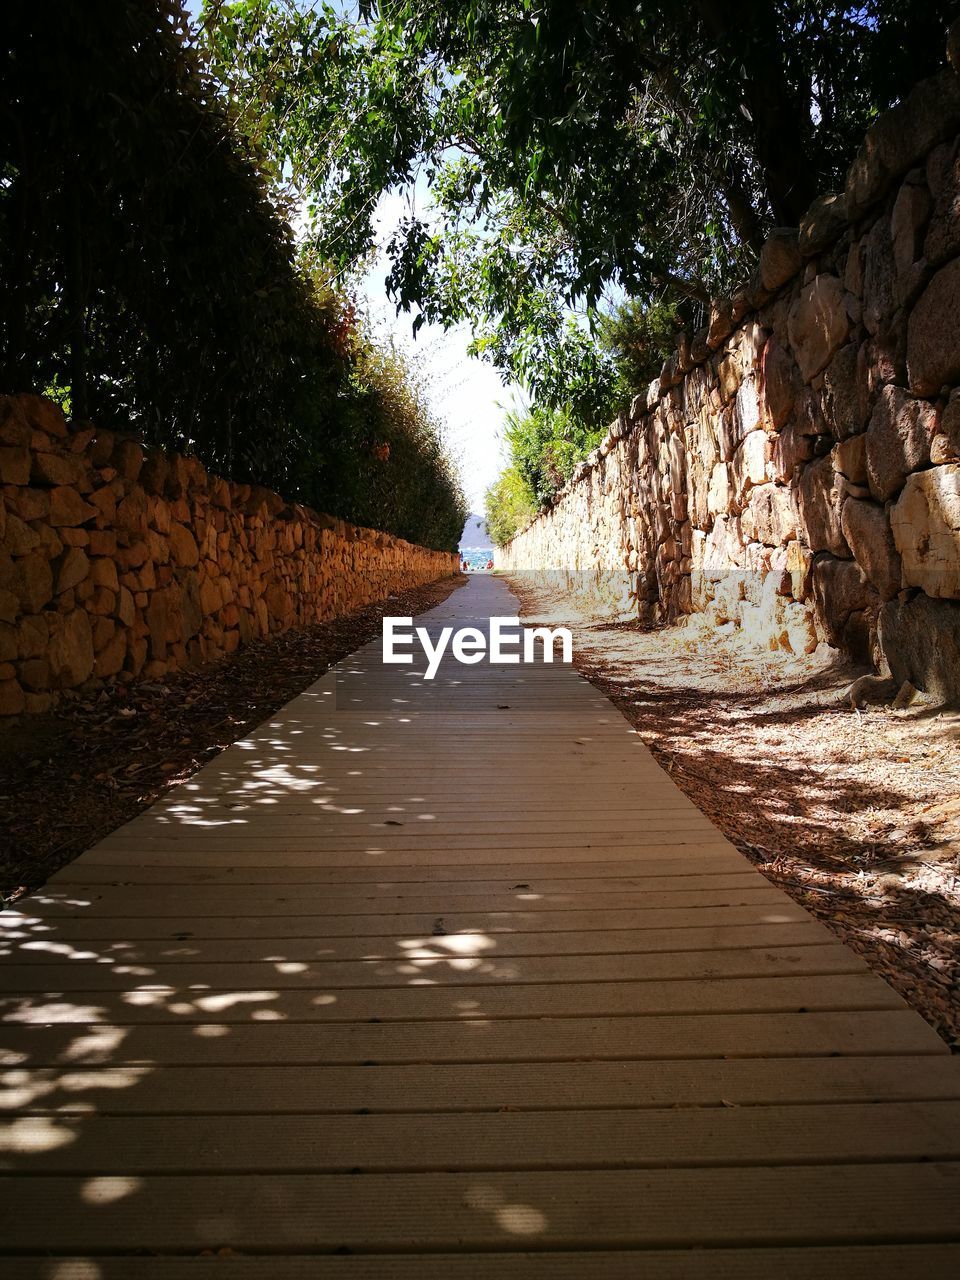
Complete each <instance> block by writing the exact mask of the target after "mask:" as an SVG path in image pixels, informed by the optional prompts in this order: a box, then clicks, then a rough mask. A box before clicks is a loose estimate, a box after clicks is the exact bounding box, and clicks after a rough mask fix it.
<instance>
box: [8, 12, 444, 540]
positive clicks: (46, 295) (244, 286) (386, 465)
mask: <svg viewBox="0 0 960 1280" xmlns="http://www.w3.org/2000/svg"><path fill="white" fill-rule="evenodd" d="M7 10H8V11H9V12H7ZM7 10H5V12H4V18H5V19H6V21H5V24H4V27H3V32H2V37H0V38H2V40H3V42H4V43H3V56H4V75H3V77H2V78H0V121H2V124H3V128H2V130H0V391H2V392H8V391H41V392H42V391H53V392H54V393H55V394H57V395H58V396H59V397H60V398H61V399H62V400H64V402H65V403H66V406H67V407H68V408H69V410H70V412H71V414H72V416H73V418H74V419H75V420H84V419H87V418H90V419H92V420H93V421H95V422H96V424H97V425H98V426H103V427H111V428H116V429H119V430H121V431H124V432H135V433H138V434H139V435H140V436H141V437H142V438H143V439H144V440H145V441H147V442H148V443H150V444H153V445H159V446H163V447H169V448H174V449H177V450H179V451H181V452H191V453H196V454H197V455H198V456H199V457H200V458H201V459H202V460H203V461H204V463H206V465H208V466H209V467H211V468H213V469H214V470H216V471H217V472H219V473H220V474H222V475H227V476H230V477H231V478H233V479H235V480H239V481H255V482H257V483H259V484H265V485H269V486H270V487H271V488H274V489H276V490H278V491H279V492H280V493H283V494H284V495H285V496H286V497H288V498H291V499H294V498H296V499H299V500H300V501H303V502H307V503H309V504H311V505H313V506H315V507H317V508H319V509H321V510H325V511H328V512H330V513H332V514H335V515H340V516H343V517H344V518H345V519H348V520H352V521H355V522H357V523H362V524H368V525H373V526H374V527H377V528H381V529H386V530H388V531H391V532H395V533H398V534H400V535H401V536H403V537H406V538H409V539H410V540H412V541H417V542H424V543H427V544H428V545H432V546H439V547H448V548H451V549H452V548H453V547H455V546H456V545H457V541H458V539H459V535H460V532H461V530H462V528H463V521H464V518H465V514H466V511H465V504H464V501H463V495H462V493H461V491H460V485H459V482H458V480H457V478H456V476H455V473H454V471H453V469H452V468H451V465H450V462H449V460H448V458H447V456H446V454H445V451H444V448H443V443H442V437H441V433H440V430H439V426H438V424H437V423H436V422H435V421H433V419H432V417H431V415H430V414H429V413H428V411H427V408H426V404H425V400H424V397H423V396H422V394H420V393H419V391H418V389H417V387H416V385H415V380H414V379H412V377H411V375H410V372H409V370H408V369H406V368H405V367H404V366H403V364H402V362H400V361H398V360H397V359H396V357H395V356H394V355H393V354H392V353H390V352H389V351H381V350H378V349H377V347H376V345H375V344H374V343H373V342H372V341H371V338H370V336H369V334H368V333H367V332H366V331H365V330H364V327H363V324H362V323H361V321H360V319H359V318H358V316H357V313H356V308H355V307H354V306H353V304H352V303H351V301H350V298H349V296H348V295H347V293H346V292H345V290H344V289H343V288H334V287H332V285H331V281H330V272H329V271H328V270H327V268H326V265H325V264H324V262H323V261H321V260H320V259H318V258H317V256H316V255H315V254H311V255H300V253H299V251H298V247H297V245H296V243H295V240H294V236H293V234H292V231H291V227H290V223H289V220H288V215H290V214H291V213H292V212H293V210H292V207H291V205H290V204H289V202H288V199H287V195H288V193H287V192H286V191H285V188H284V185H283V183H282V181H280V178H279V174H278V172H277V171H276V170H275V169H274V168H273V167H272V162H271V160H270V159H269V157H268V156H267V155H266V153H265V152H264V151H263V150H262V148H261V147H260V146H259V145H258V141H257V139H256V138H255V137H254V136H252V134H245V133H244V132H243V131H241V130H240V129H239V128H238V127H237V122H236V112H237V110H238V104H237V103H235V102H230V101H227V100H226V99H225V97H224V95H222V94H221V93H220V92H219V89H218V86H217V85H216V83H215V82H213V81H212V80H211V78H210V76H209V74H208V73H207V72H206V71H205V70H204V69H203V67H202V65H201V64H200V62H199V60H198V57H197V54H196V50H195V48H194V47H193V46H192V44H191V42H190V39H189V28H188V23H187V18H186V13H185V10H184V7H183V4H182V0H56V2H54V0H10V2H9V3H8V5H7Z"/></svg>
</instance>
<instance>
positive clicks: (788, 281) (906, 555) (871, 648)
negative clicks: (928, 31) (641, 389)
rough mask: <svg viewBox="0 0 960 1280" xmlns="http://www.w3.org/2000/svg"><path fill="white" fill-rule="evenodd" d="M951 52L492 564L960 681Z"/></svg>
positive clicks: (943, 688) (959, 294) (956, 192)
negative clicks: (835, 187) (834, 189)
mask: <svg viewBox="0 0 960 1280" xmlns="http://www.w3.org/2000/svg"><path fill="white" fill-rule="evenodd" d="M951 44H952V45H954V44H955V41H952V42H951ZM954 53H955V49H954V48H953V47H952V48H951V50H949V51H948V56H952V55H953V54H954ZM955 65H956V64H955V61H951V65H950V66H948V67H947V68H945V69H944V71H943V72H942V73H941V74H940V75H939V76H938V77H936V78H934V79H932V80H930V81H925V82H923V83H921V84H920V85H918V86H917V88H916V89H915V90H914V91H913V93H912V94H911V95H910V96H909V97H908V99H906V100H905V101H904V102H903V103H902V104H901V105H900V106H898V107H896V108H894V109H893V110H892V111H890V112H888V113H887V114H885V115H884V116H882V117H881V118H880V119H879V120H878V121H877V122H876V123H875V124H874V125H873V127H872V128H871V129H870V131H869V133H868V134H867V137H866V139H865V142H864V145H863V147H862V149H861V151H860V153H859V154H858V156H857V158H856V160H855V161H854V163H853V165H852V166H851V168H850V171H849V174H848V176H847V181H846V187H845V190H844V191H843V192H842V193H839V194H835V195H827V196H823V197H822V198H821V199H819V200H818V201H816V202H815V204H814V205H813V206H812V207H811V209H810V210H809V212H808V214H807V216H806V217H805V218H804V220H803V223H802V225H801V226H800V228H799V230H795V229H779V230H777V231H775V232H774V233H773V234H772V235H771V237H770V239H769V240H768V241H767V243H766V245H765V246H764V249H763V252H762V255H761V259H760V265H759V271H758V273H757V276H756V278H755V279H754V280H753V281H752V282H751V283H750V284H749V286H747V287H745V288H744V289H742V290H740V291H739V292H738V293H737V294H736V295H735V296H734V297H733V298H730V299H727V300H724V301H722V302H720V303H718V304H715V305H714V306H713V308H712V311H711V316H710V325H709V328H707V329H704V330H703V331H702V332H700V333H698V334H697V335H696V336H695V337H694V338H692V339H691V340H688V339H687V338H685V337H684V338H681V340H680V342H679V344H678V347H677V350H676V352H675V353H674V355H673V356H672V357H671V358H670V359H669V360H667V362H666V363H665V365H664V367H663V370H662V373H661V376H660V378H659V379H658V380H657V381H655V382H654V383H652V384H651V386H650V387H649V389H648V391H647V392H646V393H645V394H643V395H642V396H638V397H637V399H636V400H635V401H634V403H633V405H632V407H631V410H630V412H629V413H626V414H624V415H622V417H621V418H620V420H619V421H617V422H615V423H614V424H613V426H612V427H611V428H610V431H609V433H608V435H607V438H606V439H605V441H604V442H603V444H602V445H601V446H600V448H599V449H598V450H596V451H595V452H594V453H593V454H592V455H591V456H590V458H589V459H587V461H586V462H584V463H582V464H580V466H578V467H577V469H576V471H575V472H574V474H573V476H572V478H571V481H570V483H569V484H568V485H567V486H566V488H565V489H564V490H562V491H561V492H560V493H559V494H558V495H557V497H556V499H555V502H554V504H553V506H552V508H551V509H550V510H549V511H547V512H546V513H544V514H542V515H540V516H539V517H537V518H536V519H535V520H534V521H533V523H532V524H531V525H530V526H529V527H528V528H527V529H526V530H525V531H524V532H522V533H520V534H519V535H518V536H517V537H516V538H514V540H513V541H512V543H511V544H510V545H509V546H508V547H506V548H504V549H503V550H502V551H501V552H500V553H499V554H498V564H499V566H500V567H503V568H505V569H508V570H523V571H535V572H538V573H543V572H550V573H552V574H560V575H561V576H562V579H563V582H564V584H565V586H566V587H567V588H568V589H571V590H574V589H589V590H590V591H591V593H592V594H593V595H594V596H596V595H599V596H600V597H601V598H602V599H603V600H604V602H605V603H606V605H607V606H608V607H609V608H610V609H611V610H615V611H618V612H620V613H624V612H629V613H631V614H633V615H635V616H639V618H640V619H641V620H643V621H644V622H647V623H651V624H652V623H658V622H664V621H670V620H672V619H675V618H677V617H678V616H679V615H682V614H684V613H688V612H693V611H698V612H699V611H702V612H707V613H708V614H709V615H710V616H711V617H712V618H713V620H714V621H715V622H716V623H717V624H718V625H729V626H733V627H742V628H744V629H745V630H747V631H749V632H751V633H752V634H753V635H755V637H756V638H757V639H758V640H760V641H761V642H762V643H764V644H769V645H771V646H772V647H774V648H776V647H778V646H782V647H784V648H787V649H792V650H807V651H809V650H811V649H812V648H813V647H815V646H816V644H817V643H818V642H819V641H826V642H827V643H829V644H831V645H834V646H836V647H838V648H841V649H843V650H846V651H847V652H848V653H850V654H852V655H854V656H855V657H857V658H862V659H865V660H872V661H873V662H874V663H875V664H876V665H877V666H878V667H880V668H881V669H882V668H883V667H885V666H888V667H889V668H890V670H891V672H892V674H893V676H894V677H895V679H896V680H897V681H900V682H902V681H905V680H909V681H911V682H912V683H913V684H915V685H916V686H917V687H919V688H923V689H926V690H928V691H929V692H930V693H932V694H933V695H934V696H936V697H939V698H957V697H960V389H958V387H957V384H958V383H960V143H958V137H957V135H958V132H960V80H958V78H957V75H956V73H955Z"/></svg>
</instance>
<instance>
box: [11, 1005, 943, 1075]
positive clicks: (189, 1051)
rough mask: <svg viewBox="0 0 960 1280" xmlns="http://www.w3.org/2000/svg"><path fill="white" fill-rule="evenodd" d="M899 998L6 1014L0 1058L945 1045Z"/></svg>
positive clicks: (559, 1054)
mask: <svg viewBox="0 0 960 1280" xmlns="http://www.w3.org/2000/svg"><path fill="white" fill-rule="evenodd" d="M947 1052H948V1050H947V1046H946V1045H945V1044H944V1042H943V1041H942V1040H941V1039H940V1037H939V1036H938V1035H937V1034H936V1032H935V1031H934V1030H933V1028H932V1027H929V1026H927V1024H926V1023H925V1022H924V1021H923V1020H922V1019H921V1018H919V1017H917V1015H916V1014H915V1013H913V1012H912V1011H910V1010H898V1009H890V1010H869V1011H856V1012H837V1013H821V1012H814V1013H726V1014H701V1015H696V1016H694V1015H687V1016H668V1017H653V1016H651V1017H641V1018H637V1017H618V1018H572V1017H571V1018H533V1019H514V1020H511V1019H504V1020H499V1021H498V1020H484V1019H470V1020H463V1019H460V1020H457V1021H452V1020H451V1021H440V1022H397V1023H382V1024H376V1023H373V1024H369V1023H366V1024H365V1023H331V1024H329V1025H326V1026H323V1027H321V1026H318V1025H309V1024H302V1023H295V1022H282V1021H272V1020H270V1021H254V1022H250V1023H241V1024H238V1025H236V1026H226V1025H225V1024H223V1023H221V1022H219V1021H217V1019H215V1018H214V1019H211V1022H210V1023H208V1024H203V1023H197V1024H190V1025H189V1026H188V1025H183V1024H179V1025H176V1026H162V1027H154V1026H136V1027H119V1026H110V1025H107V1024H104V1025H90V1026H87V1027H84V1028H80V1029H77V1028H74V1027H71V1026H58V1025H52V1026H39V1027H33V1026H13V1025H11V1026H8V1027H7V1029H6V1030H5V1032H4V1046H3V1048H2V1049H0V1067H4V1066H9V1067H23V1066H56V1065H58V1064H59V1065H63V1064H66V1063H70V1064H73V1065H75V1066H81V1065H85V1064H94V1065H114V1066H119V1065H123V1064H137V1063H154V1064H156V1063H169V1064H180V1065H183V1066H188V1065H196V1066H203V1065H206V1064H211V1065H223V1064H224V1063H231V1062H233V1063H238V1064H241V1063H246V1064H249V1065H256V1064H260V1063H264V1064H266V1063H276V1064H281V1063H288V1064H291V1065H292V1064H294V1063H305V1064H308V1063H309V1064H314V1063H315V1064H320V1063H330V1064H341V1065H344V1066H346V1065H349V1064H357V1065H362V1064H363V1063H367V1062H370V1063H380V1064H382V1065H390V1064H394V1063H397V1064H400V1063H405V1062H438V1063H439V1062H579V1061H582V1060H585V1059H586V1060H590V1059H592V1060H595V1061H600V1060H606V1061H613V1060H616V1059H622V1058H638V1059H647V1060H651V1059H657V1058H661V1059H666V1058H690V1059H695V1058H714V1057H742V1058H757V1057H769V1058H774V1057H783V1058H793V1057H820V1056H822V1055H823V1054H833V1053H836V1054H855V1055H857V1056H858V1057H859V1056H863V1055H869V1054H896V1055H902V1054H926V1053H937V1054H939V1053H947Z"/></svg>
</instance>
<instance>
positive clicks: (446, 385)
mask: <svg viewBox="0 0 960 1280" xmlns="http://www.w3.org/2000/svg"><path fill="white" fill-rule="evenodd" d="M405 208H406V202H405V198H404V197H403V196H401V195H399V194H392V193H391V194H388V195H385V196H383V197H382V198H381V200H380V204H379V206H378V210H377V244H378V249H379V252H378V255H377V258H376V260H375V261H374V263H373V264H372V265H371V267H370V270H369V271H368V272H367V274H366V276H365V277H364V279H363V282H362V286H361V287H362V293H363V296H364V298H365V300H366V303H367V306H368V308H369V313H370V317H371V320H372V321H373V322H374V325H375V328H376V331H377V332H378V333H380V334H383V335H384V336H391V337H392V338H393V340H394V341H395V342H396V344H397V345H398V347H400V348H401V349H402V350H403V351H405V352H406V353H407V354H408V355H409V357H410V359H411V363H413V364H414V365H415V367H416V368H417V369H418V370H419V371H420V372H421V373H422V375H423V378H424V383H425V385H426V389H427V395H428V396H429V399H430V404H431V407H432V408H433V411H434V413H435V414H436V416H437V418H438V419H439V420H440V421H441V422H442V423H444V425H445V428H446V439H447V444H448V446H449V448H450V452H451V453H452V455H453V457H454V458H455V459H456V461H457V463H458V465H459V467H460V472H461V475H462V478H463V487H464V491H465V493H466V495H467V501H468V502H469V504H470V510H471V511H472V512H474V513H475V514H477V515H482V514H483V495H484V491H485V490H486V489H487V488H488V487H489V486H490V485H491V484H492V483H493V481H494V480H495V479H496V478H497V475H498V474H499V472H500V469H501V465H502V454H501V429H502V426H503V419H504V412H505V409H509V408H510V407H512V406H513V405H514V404H516V403H518V402H519V397H520V392H519V388H516V387H505V386H504V385H503V383H502V382H501V381H500V377H499V375H498V374H497V372H496V371H495V369H494V368H493V366H492V365H489V364H487V363H486V362H485V361H483V360H478V359H476V358H475V357H473V356H470V355H468V354H467V345H468V343H469V341H470V331H469V327H468V326H467V325H458V326H457V327H456V328H455V329H448V330H446V331H445V330H444V329H443V328H442V327H441V326H440V325H434V324H424V325H423V326H422V327H421V328H420V330H419V331H418V333H417V336H416V338H415V339H414V338H413V337H412V336H411V331H412V326H413V315H412V314H401V315H399V316H398V315H397V314H396V308H395V307H394V305H393V303H391V302H390V301H389V299H388V298H387V292H386V285H385V281H386V277H387V272H388V270H389V265H390V264H389V259H388V258H387V255H386V252H385V249H386V245H387V243H388V241H389V240H390V236H391V235H392V233H393V231H394V229H395V228H396V226H397V224H398V222H399V220H400V217H401V214H402V213H403V211H404V209H405Z"/></svg>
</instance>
